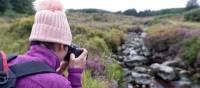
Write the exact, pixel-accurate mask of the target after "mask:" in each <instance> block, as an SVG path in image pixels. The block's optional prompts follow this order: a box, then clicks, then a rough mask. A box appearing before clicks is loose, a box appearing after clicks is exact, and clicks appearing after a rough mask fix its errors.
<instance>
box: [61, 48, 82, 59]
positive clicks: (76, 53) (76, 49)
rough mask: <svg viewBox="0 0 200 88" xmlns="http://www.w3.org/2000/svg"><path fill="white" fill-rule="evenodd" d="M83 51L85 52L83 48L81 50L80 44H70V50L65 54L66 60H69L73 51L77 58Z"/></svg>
mask: <svg viewBox="0 0 200 88" xmlns="http://www.w3.org/2000/svg"><path fill="white" fill-rule="evenodd" d="M82 52H83V50H80V49H79V47H78V46H76V45H74V44H72V45H70V46H68V52H67V55H66V56H65V58H64V60H65V61H68V62H69V60H70V54H71V53H73V54H74V55H75V58H77V57H78V56H80V55H81V53H82Z"/></svg>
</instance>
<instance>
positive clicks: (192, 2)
mask: <svg viewBox="0 0 200 88" xmlns="http://www.w3.org/2000/svg"><path fill="white" fill-rule="evenodd" d="M198 7H199V4H198V0H189V1H188V2H187V5H186V9H187V10H191V9H194V8H198Z"/></svg>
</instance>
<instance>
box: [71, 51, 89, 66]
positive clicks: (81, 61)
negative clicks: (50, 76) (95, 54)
mask: <svg viewBox="0 0 200 88" xmlns="http://www.w3.org/2000/svg"><path fill="white" fill-rule="evenodd" d="M81 49H82V50H83V52H82V54H81V55H80V56H79V57H77V58H75V55H74V54H71V55H70V61H69V68H85V65H86V58H87V54H88V52H87V50H86V49H84V48H81Z"/></svg>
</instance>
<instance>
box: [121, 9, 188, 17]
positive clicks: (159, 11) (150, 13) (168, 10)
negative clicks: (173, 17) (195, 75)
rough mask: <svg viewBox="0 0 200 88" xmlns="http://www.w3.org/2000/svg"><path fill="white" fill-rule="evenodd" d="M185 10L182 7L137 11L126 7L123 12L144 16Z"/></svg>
mask: <svg viewBox="0 0 200 88" xmlns="http://www.w3.org/2000/svg"><path fill="white" fill-rule="evenodd" d="M184 11H185V9H184V8H171V9H162V10H158V11H151V10H144V11H140V12H137V11H136V10H135V9H128V10H126V11H124V12H123V14H124V15H132V16H138V17H146V16H159V15H165V14H177V13H183V12H184Z"/></svg>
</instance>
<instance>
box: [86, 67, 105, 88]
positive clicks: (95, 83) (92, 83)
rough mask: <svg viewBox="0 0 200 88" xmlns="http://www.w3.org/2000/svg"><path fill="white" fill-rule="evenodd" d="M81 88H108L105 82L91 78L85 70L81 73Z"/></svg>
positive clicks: (88, 71)
mask: <svg viewBox="0 0 200 88" xmlns="http://www.w3.org/2000/svg"><path fill="white" fill-rule="evenodd" d="M82 87H83V88H108V85H107V83H106V81H104V80H100V79H96V78H92V77H91V72H90V70H86V71H85V72H84V73H83V80H82Z"/></svg>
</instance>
